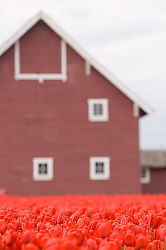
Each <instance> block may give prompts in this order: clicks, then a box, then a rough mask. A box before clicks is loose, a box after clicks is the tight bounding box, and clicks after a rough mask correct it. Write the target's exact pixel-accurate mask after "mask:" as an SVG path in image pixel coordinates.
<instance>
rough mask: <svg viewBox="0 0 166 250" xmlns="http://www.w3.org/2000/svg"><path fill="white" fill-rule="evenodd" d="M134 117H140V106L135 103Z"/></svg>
mask: <svg viewBox="0 0 166 250" xmlns="http://www.w3.org/2000/svg"><path fill="white" fill-rule="evenodd" d="M133 115H134V117H139V115H140V109H139V106H138V105H137V104H136V103H135V102H134V103H133Z"/></svg>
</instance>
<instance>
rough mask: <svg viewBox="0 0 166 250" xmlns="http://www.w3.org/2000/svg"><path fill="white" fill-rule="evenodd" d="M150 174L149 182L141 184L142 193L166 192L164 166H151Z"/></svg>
mask: <svg viewBox="0 0 166 250" xmlns="http://www.w3.org/2000/svg"><path fill="white" fill-rule="evenodd" d="M150 176H151V180H150V183H149V184H143V185H142V186H143V187H142V191H143V193H144V194H146V193H150V194H157V193H166V168H151V169H150Z"/></svg>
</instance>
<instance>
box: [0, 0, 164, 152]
mask: <svg viewBox="0 0 166 250" xmlns="http://www.w3.org/2000/svg"><path fill="white" fill-rule="evenodd" d="M39 10H44V11H45V12H46V13H47V14H49V15H50V16H51V17H52V18H53V19H54V20H55V21H56V22H57V23H58V24H59V25H60V26H61V27H62V28H63V29H65V30H66V31H67V32H68V33H69V34H70V35H71V36H72V37H73V38H74V39H75V40H76V41H77V42H78V43H79V44H80V45H82V46H83V47H84V48H85V49H86V50H87V51H88V52H89V53H90V54H92V55H93V56H94V57H95V58H96V59H98V60H99V61H100V63H102V64H103V65H104V66H105V67H107V68H108V69H109V70H110V71H111V72H113V73H114V74H115V75H116V76H117V77H118V78H120V79H121V80H122V81H123V82H124V83H125V84H126V85H127V86H129V87H130V88H131V89H132V90H133V91H134V92H135V93H136V94H137V95H139V96H140V97H141V98H142V99H144V100H145V101H146V102H147V103H148V104H149V105H150V106H152V107H153V108H154V109H155V113H154V114H153V115H151V116H149V117H148V116H147V117H145V118H142V119H141V121H140V146H141V148H144V149H166V97H165V96H166V74H165V72H166V1H165V0H88V1H87V0H28V1H23V0H0V45H1V44H2V43H3V42H5V40H6V39H8V38H9V36H10V35H12V34H13V33H14V32H15V31H17V29H18V28H20V27H21V26H22V24H23V23H25V22H26V21H27V20H28V19H29V18H31V17H32V16H33V15H34V14H36V12H38V11H39Z"/></svg>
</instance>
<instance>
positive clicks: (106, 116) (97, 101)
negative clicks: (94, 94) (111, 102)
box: [88, 98, 109, 122]
mask: <svg viewBox="0 0 166 250" xmlns="http://www.w3.org/2000/svg"><path fill="white" fill-rule="evenodd" d="M95 104H101V105H102V110H103V114H102V115H100V114H96V115H95V114H94V105H95ZM88 118H89V121H91V122H107V121H108V120H109V112H108V99H103V98H98V99H88Z"/></svg>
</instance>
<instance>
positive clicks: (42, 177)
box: [33, 157, 53, 181]
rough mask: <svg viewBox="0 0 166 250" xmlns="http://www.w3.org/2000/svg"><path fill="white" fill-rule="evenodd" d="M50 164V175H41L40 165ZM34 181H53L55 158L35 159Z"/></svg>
mask: <svg viewBox="0 0 166 250" xmlns="http://www.w3.org/2000/svg"><path fill="white" fill-rule="evenodd" d="M40 163H47V164H48V169H47V171H48V173H47V174H46V175H42V174H39V164H40ZM33 180H34V181H51V180H53V158H50V157H40V158H33Z"/></svg>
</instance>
